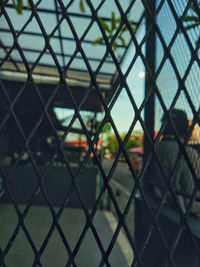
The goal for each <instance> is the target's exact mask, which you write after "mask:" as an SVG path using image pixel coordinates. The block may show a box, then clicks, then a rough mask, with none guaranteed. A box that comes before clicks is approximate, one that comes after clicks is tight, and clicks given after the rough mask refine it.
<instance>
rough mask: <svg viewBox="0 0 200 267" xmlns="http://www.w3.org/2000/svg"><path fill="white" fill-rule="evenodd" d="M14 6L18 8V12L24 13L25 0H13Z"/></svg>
mask: <svg viewBox="0 0 200 267" xmlns="http://www.w3.org/2000/svg"><path fill="white" fill-rule="evenodd" d="M13 7H14V8H15V9H16V11H17V13H18V14H22V10H23V0H17V2H15V0H13Z"/></svg>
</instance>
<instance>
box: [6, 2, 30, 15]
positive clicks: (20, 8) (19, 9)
mask: <svg viewBox="0 0 200 267" xmlns="http://www.w3.org/2000/svg"><path fill="white" fill-rule="evenodd" d="M2 1H3V3H4V4H5V5H6V4H7V3H8V1H7V0H2ZM12 3H13V7H14V8H15V10H16V12H17V14H19V15H21V14H22V12H23V8H24V3H23V0H12ZM27 9H31V5H30V2H29V0H27Z"/></svg>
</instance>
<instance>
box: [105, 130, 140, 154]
mask: <svg viewBox="0 0 200 267" xmlns="http://www.w3.org/2000/svg"><path fill="white" fill-rule="evenodd" d="M125 137H126V133H124V134H122V135H121V136H120V138H121V140H122V141H123V140H124V139H125ZM142 141H143V133H142V131H135V132H133V133H132V134H131V136H130V137H129V139H128V141H127V143H126V144H125V149H126V151H127V153H128V154H129V153H130V152H129V149H130V148H134V147H141V146H142ZM104 149H106V150H107V151H109V153H110V154H112V155H113V156H115V155H117V153H118V151H119V142H118V140H117V137H116V135H115V134H108V135H107V137H106V139H105V145H104Z"/></svg>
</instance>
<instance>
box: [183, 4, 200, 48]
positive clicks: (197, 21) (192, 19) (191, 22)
mask: <svg viewBox="0 0 200 267" xmlns="http://www.w3.org/2000/svg"><path fill="white" fill-rule="evenodd" d="M190 9H191V11H192V12H193V14H194V15H192V16H186V17H183V21H184V22H185V23H187V24H186V26H185V27H184V30H185V31H188V30H191V29H194V28H196V27H200V18H199V15H198V12H197V10H196V8H195V6H194V4H191V6H190ZM199 40H200V36H198V37H197V41H196V44H197V43H198V42H199Z"/></svg>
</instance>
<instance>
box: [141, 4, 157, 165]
mask: <svg viewBox="0 0 200 267" xmlns="http://www.w3.org/2000/svg"><path fill="white" fill-rule="evenodd" d="M146 2H148V7H149V10H150V11H151V14H150V13H149V11H148V10H147V9H146V34H147V39H146V63H147V64H148V69H146V80H145V98H148V102H147V104H146V106H145V111H144V121H145V125H146V128H147V130H148V133H149V136H150V137H151V140H153V138H154V123H155V94H154V81H153V78H154V74H155V60H156V52H155V51H156V44H155V42H156V36H155V35H156V31H155V25H154V24H153V22H154V21H155V5H156V0H151V1H146ZM143 145H144V164H145V163H146V161H147V159H148V157H149V155H150V154H151V150H152V148H151V145H150V143H149V140H148V138H147V134H144V143H143Z"/></svg>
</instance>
